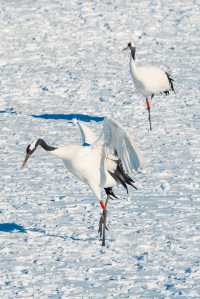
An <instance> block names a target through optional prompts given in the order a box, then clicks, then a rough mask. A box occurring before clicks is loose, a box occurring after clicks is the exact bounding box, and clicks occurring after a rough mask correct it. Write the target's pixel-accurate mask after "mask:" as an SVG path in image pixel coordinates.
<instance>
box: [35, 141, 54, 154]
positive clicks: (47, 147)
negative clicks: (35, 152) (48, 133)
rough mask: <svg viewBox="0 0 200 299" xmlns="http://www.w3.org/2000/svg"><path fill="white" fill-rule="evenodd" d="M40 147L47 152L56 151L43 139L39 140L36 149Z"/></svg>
mask: <svg viewBox="0 0 200 299" xmlns="http://www.w3.org/2000/svg"><path fill="white" fill-rule="evenodd" d="M38 145H40V146H41V147H42V148H43V149H44V150H45V151H48V152H49V151H54V150H55V149H56V147H54V146H50V145H48V144H47V143H46V142H45V141H44V140H43V139H41V138H39V139H38V140H37V141H36V144H35V149H36V148H37V147H38Z"/></svg>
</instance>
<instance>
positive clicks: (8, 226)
mask: <svg viewBox="0 0 200 299" xmlns="http://www.w3.org/2000/svg"><path fill="white" fill-rule="evenodd" d="M0 232H4V233H26V229H25V228H24V227H23V226H22V225H19V224H17V223H14V222H11V223H0Z"/></svg>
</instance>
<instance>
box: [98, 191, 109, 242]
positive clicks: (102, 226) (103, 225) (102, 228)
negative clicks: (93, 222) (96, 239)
mask: <svg viewBox="0 0 200 299" xmlns="http://www.w3.org/2000/svg"><path fill="white" fill-rule="evenodd" d="M108 199H109V196H107V199H106V202H105V206H104V207H103V212H102V214H101V217H100V220H99V230H98V232H99V235H100V239H101V240H102V246H105V241H106V230H108V227H107V216H108V213H107V209H106V208H107V204H108Z"/></svg>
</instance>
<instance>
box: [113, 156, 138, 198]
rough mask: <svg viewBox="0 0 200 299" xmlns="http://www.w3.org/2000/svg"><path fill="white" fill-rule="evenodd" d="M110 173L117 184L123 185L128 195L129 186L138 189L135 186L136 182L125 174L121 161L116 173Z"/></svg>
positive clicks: (118, 162)
mask: <svg viewBox="0 0 200 299" xmlns="http://www.w3.org/2000/svg"><path fill="white" fill-rule="evenodd" d="M109 173H110V175H111V176H112V177H113V178H114V179H115V180H116V182H118V183H119V184H121V185H122V186H123V187H124V189H125V190H126V192H127V193H128V187H127V185H130V186H132V187H133V188H135V189H136V190H137V188H136V187H135V186H134V183H135V182H134V180H133V179H132V178H131V177H130V176H129V175H128V174H127V173H125V171H124V169H123V166H122V163H121V161H120V160H118V161H117V167H116V169H115V171H114V173H112V172H110V171H109Z"/></svg>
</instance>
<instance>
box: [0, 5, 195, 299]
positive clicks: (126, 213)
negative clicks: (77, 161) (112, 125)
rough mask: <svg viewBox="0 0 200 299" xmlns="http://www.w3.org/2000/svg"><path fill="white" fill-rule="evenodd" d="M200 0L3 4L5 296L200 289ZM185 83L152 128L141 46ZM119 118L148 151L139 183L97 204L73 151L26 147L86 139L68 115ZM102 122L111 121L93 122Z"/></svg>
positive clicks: (160, 105)
mask: <svg viewBox="0 0 200 299" xmlns="http://www.w3.org/2000/svg"><path fill="white" fill-rule="evenodd" d="M199 10H200V4H199V2H198V1H195V0H187V1H181V0H179V1H174V0H173V1H172V0H168V1H161V0H157V1H153V0H149V1H139V0H137V1H136V0H135V1H131V0H124V1H121V0H116V1H114V0H113V1H112V0H110V1H109V0H103V1H97V0H94V1H83V0H80V1H78V0H76V1H73V0H66V1H61V0H41V1H39V0H38V1H33V0H20V1H16V0H9V1H8V0H1V1H0V84H1V89H0V171H1V172H0V173H1V183H0V184H1V188H0V195H1V197H0V298H2V299H7V298H9V299H13V298H20V299H25V298H26V299H29V298H35V299H43V298H44V299H46V298H48V299H58V298H73V299H76V298H84V299H85V298H91V299H93V298H98V299H100V298H106V299H109V298H115V299H119V298H131V299H139V298H150V299H153V298H155V299H161V298H163V299H164V298H176V299H178V298H180V299H182V298H185V299H188V298H189V299H190V298H193V299H194V298H195V299H198V298H200V195H199V189H200V179H199V174H200V151H199V148H200V134H199V129H200V110H199V107H200V100H199V83H200V76H199V61H200V59H199V57H200V52H199V44H200V18H199ZM130 39H134V41H135V43H136V45H137V53H136V54H137V62H138V63H143V62H147V61H148V62H149V63H151V62H154V63H156V64H158V65H160V66H162V67H163V68H164V69H165V70H167V71H169V72H170V73H171V75H172V76H173V78H174V79H175V89H176V95H174V94H171V95H170V96H168V97H163V96H157V97H155V98H154V101H153V109H152V124H153V131H152V132H151V133H149V131H148V120H147V111H146V110H145V105H144V103H143V102H144V101H143V98H142V96H141V95H139V94H137V93H136V92H135V90H134V86H133V83H132V81H131V77H130V73H129V66H128V63H129V54H128V53H127V52H123V51H122V49H123V48H124V47H125V46H126V45H127V42H129V41H130ZM44 113H48V114H51V115H52V114H59V113H61V114H70V113H75V114H76V113H79V114H86V115H89V116H106V115H107V116H110V117H113V118H114V119H115V120H117V121H119V122H120V123H121V124H122V125H123V126H124V127H125V128H128V130H129V132H130V133H132V134H134V136H135V138H136V140H137V142H138V143H139V145H140V148H141V150H142V151H143V153H144V157H145V163H146V165H145V168H144V172H143V173H141V174H137V175H136V176H135V180H136V183H137V186H138V191H135V190H130V194H129V196H128V197H127V196H126V194H125V192H124V190H122V189H121V188H119V189H118V190H116V193H117V194H118V195H119V197H120V200H115V201H112V203H111V204H110V206H109V220H110V231H109V233H108V235H107V238H108V240H107V246H106V248H102V247H101V243H100V241H99V240H98V234H97V229H98V220H99V216H100V211H99V207H98V205H97V202H96V199H95V198H94V195H93V194H92V193H91V191H90V190H89V189H88V188H87V186H85V185H84V184H82V183H80V182H78V181H77V180H76V179H75V178H73V177H72V176H71V175H70V174H69V173H67V172H66V170H65V168H64V165H63V164H62V161H59V160H57V159H56V158H54V157H50V156H48V155H47V154H46V153H45V152H44V151H43V150H42V149H38V151H37V152H36V153H35V155H34V157H33V158H32V159H31V160H30V162H29V164H28V167H27V168H26V169H25V170H24V171H22V170H21V169H20V165H21V163H22V160H23V158H24V154H25V148H26V146H27V144H28V143H30V142H31V141H33V140H34V139H36V138H38V137H43V138H44V139H45V140H46V141H48V143H49V144H52V145H59V144H65V143H66V144H67V143H71V142H79V132H78V129H77V128H76V127H75V126H73V125H72V124H71V123H69V122H68V121H66V120H62V119H61V120H53V119H42V118H34V117H32V114H36V115H37V114H44ZM89 125H90V126H91V127H94V128H96V129H97V130H99V129H100V126H101V124H100V123H95V122H92V123H90V124H89Z"/></svg>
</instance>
